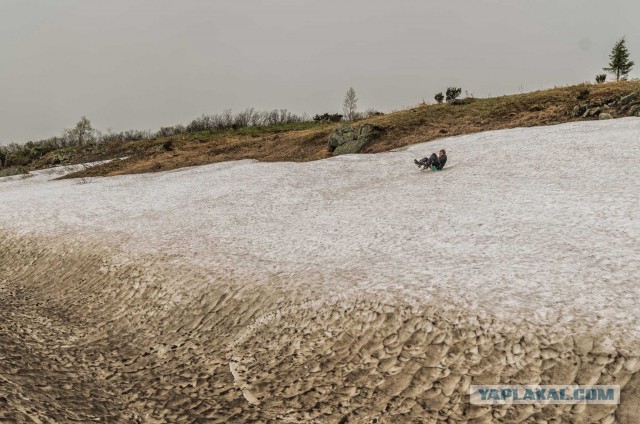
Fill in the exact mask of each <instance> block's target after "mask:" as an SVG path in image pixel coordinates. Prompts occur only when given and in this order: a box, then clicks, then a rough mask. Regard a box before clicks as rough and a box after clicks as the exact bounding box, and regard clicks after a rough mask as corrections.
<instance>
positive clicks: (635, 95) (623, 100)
mask: <svg viewBox="0 0 640 424" xmlns="http://www.w3.org/2000/svg"><path fill="white" fill-rule="evenodd" d="M637 98H638V92H637V91H634V92H633V93H631V94H629V95H627V96H624V97H622V98H621V99H620V104H621V105H626V104H629V103H631V102H633V101H634V100H635V99H637Z"/></svg>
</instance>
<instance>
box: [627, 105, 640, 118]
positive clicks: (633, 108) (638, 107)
mask: <svg viewBox="0 0 640 424" xmlns="http://www.w3.org/2000/svg"><path fill="white" fill-rule="evenodd" d="M639 110H640V105H633V106H631V109H629V116H634V115H635V114H637V113H638V111H639Z"/></svg>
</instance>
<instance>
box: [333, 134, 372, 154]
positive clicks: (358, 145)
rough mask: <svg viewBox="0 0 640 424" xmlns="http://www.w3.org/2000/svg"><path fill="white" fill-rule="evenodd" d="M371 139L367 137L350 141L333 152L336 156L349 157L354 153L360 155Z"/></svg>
mask: <svg viewBox="0 0 640 424" xmlns="http://www.w3.org/2000/svg"><path fill="white" fill-rule="evenodd" d="M368 141H369V139H368V138H367V137H362V138H357V139H355V140H351V141H348V142H346V143H344V144H343V145H341V146H338V147H336V149H335V150H334V151H333V154H334V155H336V156H337V155H348V154H353V153H358V152H359V151H360V150H362V148H363V147H364V145H365V144H367V142H368Z"/></svg>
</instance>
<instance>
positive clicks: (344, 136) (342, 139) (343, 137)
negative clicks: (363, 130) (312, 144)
mask: <svg viewBox="0 0 640 424" xmlns="http://www.w3.org/2000/svg"><path fill="white" fill-rule="evenodd" d="M355 139H356V131H355V130H354V129H353V127H351V126H350V125H341V126H339V127H338V128H336V129H335V130H333V132H331V134H330V135H329V151H330V152H333V151H335V150H336V148H338V147H340V146H342V145H343V144H345V143H348V142H350V141H353V140H355Z"/></svg>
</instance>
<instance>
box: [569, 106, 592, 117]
mask: <svg viewBox="0 0 640 424" xmlns="http://www.w3.org/2000/svg"><path fill="white" fill-rule="evenodd" d="M588 106H589V105H576V106H575V107H574V108H573V113H572V114H571V115H572V116H574V117H576V118H579V117H580V116H582V115H584V113H585V112H586V111H587V107H588Z"/></svg>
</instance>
